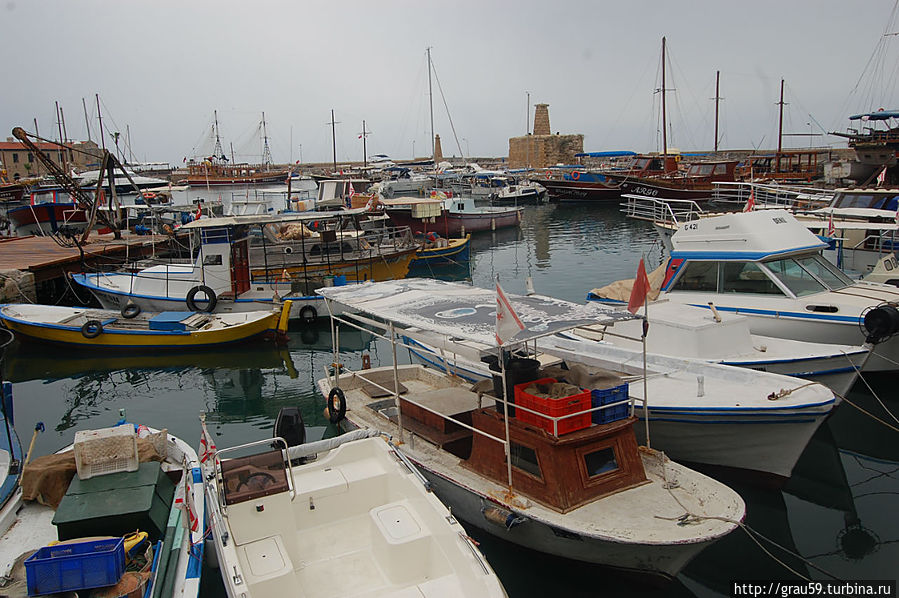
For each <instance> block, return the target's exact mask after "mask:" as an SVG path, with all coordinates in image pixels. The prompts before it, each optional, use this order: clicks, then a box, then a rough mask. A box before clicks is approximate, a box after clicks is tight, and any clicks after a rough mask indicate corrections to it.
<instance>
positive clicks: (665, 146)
mask: <svg viewBox="0 0 899 598" xmlns="http://www.w3.org/2000/svg"><path fill="white" fill-rule="evenodd" d="M667 155H668V126H667V123H666V122H665V37H664V36H663V37H662V156H667ZM666 170H667V169H666Z"/></svg>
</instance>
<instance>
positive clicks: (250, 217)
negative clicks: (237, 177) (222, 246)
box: [179, 208, 367, 230]
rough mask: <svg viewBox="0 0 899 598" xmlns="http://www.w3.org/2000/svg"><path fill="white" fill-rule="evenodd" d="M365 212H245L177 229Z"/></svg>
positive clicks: (334, 217)
mask: <svg viewBox="0 0 899 598" xmlns="http://www.w3.org/2000/svg"><path fill="white" fill-rule="evenodd" d="M365 213H367V210H366V209H365V208H352V209H345V210H334V211H330V212H295V213H291V214H247V215H245V216H222V217H218V218H200V219H199V220H194V221H193V222H188V223H187V224H185V225H184V226H182V227H181V228H180V229H179V230H188V229H195V228H215V227H222V226H239V225H241V224H247V225H253V224H259V225H262V224H271V223H273V222H276V223H277V222H298V221H302V222H314V221H316V220H337V219H341V218H349V217H352V216H358V215H360V214H365Z"/></svg>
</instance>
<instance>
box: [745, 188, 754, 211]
mask: <svg viewBox="0 0 899 598" xmlns="http://www.w3.org/2000/svg"><path fill="white" fill-rule="evenodd" d="M754 209H755V188H753V189H752V190H751V191H750V192H749V199H747V200H746V205H745V206H743V211H744V212H751V211H752V210H754Z"/></svg>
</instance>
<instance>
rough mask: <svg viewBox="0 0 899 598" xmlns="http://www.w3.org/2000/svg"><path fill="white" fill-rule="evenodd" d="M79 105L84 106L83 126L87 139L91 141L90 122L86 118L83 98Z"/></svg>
mask: <svg viewBox="0 0 899 598" xmlns="http://www.w3.org/2000/svg"><path fill="white" fill-rule="evenodd" d="M81 107H82V108H84V126H85V127H86V128H87V140H88V141H93V140H92V139H91V123H90V121H89V120H88V118H87V102H85V101H84V98H81Z"/></svg>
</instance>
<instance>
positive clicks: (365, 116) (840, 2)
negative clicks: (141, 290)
mask: <svg viewBox="0 0 899 598" xmlns="http://www.w3.org/2000/svg"><path fill="white" fill-rule="evenodd" d="M896 4H897V0H855V1H847V0H752V1H751V2H745V1H740V2H730V1H725V0H682V1H680V2H670V1H649V0H630V1H614V2H606V1H599V0H594V1H571V2H569V1H544V2H537V1H534V0H520V1H514V2H513V1H503V2H490V1H481V2H474V1H469V0H457V1H455V2H440V3H437V2H424V1H421V0H419V1H408V2H406V1H398V0H380V1H379V0H360V1H355V0H354V1H339V0H334V1H330V2H317V1H310V0H295V1H265V0H250V1H246V0H244V1H242V2H236V1H233V0H219V1H217V2H208V1H184V0H179V1H171V0H153V1H139V0H128V1H111V0H110V1H99V0H78V1H75V0H3V3H2V4H0V40H2V43H0V48H2V50H0V51H2V53H3V57H2V61H3V63H4V65H5V77H4V84H3V89H2V92H0V127H2V129H4V130H5V135H0V139H3V138H5V137H7V136H10V131H11V129H12V128H13V127H14V126H22V127H24V128H25V129H26V130H28V131H33V129H34V124H33V123H34V119H35V118H36V119H37V121H38V127H39V129H40V133H41V135H42V136H47V137H53V138H56V137H57V133H56V118H55V108H54V102H57V101H58V102H59V103H60V105H61V106H62V108H63V112H64V115H65V122H66V128H67V132H68V136H69V137H70V138H78V139H84V138H86V137H87V133H86V124H85V115H84V110H83V107H82V98H84V99H85V101H86V103H87V109H88V119H89V120H90V122H91V128H92V133H91V135H92V137H93V138H94V140H96V138H97V135H98V129H97V119H96V115H97V106H96V94H99V97H100V102H101V104H100V106H101V111H102V115H103V122H104V128H105V129H106V131H107V132H109V131H110V130H111V131H119V132H120V133H121V134H122V136H124V135H125V132H126V128H127V130H129V131H130V136H131V145H132V150H133V153H134V157H135V159H136V160H141V161H142V160H163V161H170V162H172V163H173V164H177V163H180V162H181V161H182V159H183V158H184V157H189V156H191V155H193V154H197V155H198V154H199V153H201V152H203V151H209V150H210V149H211V147H209V146H207V145H206V143H205V140H206V139H207V138H208V136H209V132H210V130H211V126H212V120H213V111H214V110H218V117H219V122H220V131H221V134H222V141H223V145H224V148H225V151H226V152H230V147H231V145H232V144H233V147H234V151H235V154H237V159H238V160H242V161H258V160H259V158H260V155H261V148H262V143H261V141H260V137H259V135H258V133H257V128H258V125H259V123H260V121H261V115H262V112H263V111H264V112H265V118H266V124H267V129H268V134H269V137H270V147H271V151H272V154H273V158H274V160H275V161H276V162H287V161H291V160H292V161H296V160H298V159H300V158H301V157H302V159H303V161H305V162H311V161H329V160H330V159H331V127H330V126H329V125H328V124H327V123H328V121H329V120H330V118H331V112H330V111H331V110H332V109H333V110H334V113H335V117H336V120H337V121H338V122H339V124H338V125H336V129H337V135H336V139H337V158H338V160H341V161H343V160H361V159H362V141H361V139H359V134H360V133H361V132H362V121H363V120H365V122H366V127H367V129H368V130H370V131H371V132H372V133H371V134H370V136H369V137H368V153H369V155H371V154H375V153H385V154H389V155H390V156H391V157H394V158H399V159H405V158H409V157H410V156H411V155H412V152H413V149H414V151H415V154H416V155H418V156H423V155H427V154H428V153H429V150H428V149H427V148H428V146H429V135H428V132H429V118H428V75H427V63H426V60H425V51H426V48H427V47H431V48H432V49H431V56H432V60H433V64H434V67H435V73H436V77H437V79H436V80H435V81H434V119H435V130H436V132H437V133H438V134H440V136H441V140H442V145H443V152H444V155H452V154H459V153H460V149H461V152H463V153H465V154H469V155H474V156H503V155H506V154H507V153H508V138H509V137H512V136H516V135H523V134H524V133H525V132H526V130H527V127H528V122H527V120H528V119H527V114H528V113H530V117H531V122H532V119H533V113H534V111H533V107H530V108H528V95H527V94H528V92H529V93H530V104H531V105H533V104H535V103H538V102H542V103H547V104H549V111H550V123H551V127H552V130H553V131H554V132H555V131H559V132H561V133H583V134H584V135H585V140H584V146H585V149H587V150H589V151H601V150H618V149H623V150H634V151H654V150H656V149H657V148H658V147H659V145H660V141H659V139H660V134H659V116H658V114H659V109H658V97H659V94H654V93H653V90H655V89H657V88H658V87H659V86H660V79H659V67H660V52H661V39H662V36H666V37H667V40H668V50H669V60H670V62H669V69H668V77H667V85H666V87H667V88H668V89H673V90H674V91H670V92H669V93H668V96H667V97H668V100H667V102H668V106H669V109H668V113H669V130H670V135H669V142H668V143H669V147H676V148H679V149H681V150H682V151H696V150H704V149H709V148H711V147H712V145H713V138H714V133H713V128H714V102H713V101H712V98H713V97H714V95H715V71H716V70H720V72H721V94H720V95H721V96H722V97H723V98H725V99H724V100H723V101H722V102H721V116H720V138H721V139H720V143H719V145H720V147H722V148H725V149H738V148H751V147H756V146H760V147H763V148H764V147H768V148H770V147H776V144H777V114H778V113H777V110H778V107H777V105H776V103H777V101H778V96H779V87H780V79H781V78H784V79H785V80H786V95H785V101H786V102H787V103H788V105H787V106H786V108H785V117H784V120H785V124H784V132H785V133H808V132H810V131H811V132H812V133H821V132H822V131H832V130H840V131H842V130H845V129H846V127H847V126H849V121H848V119H847V117H848V116H849V115H850V114H854V113H857V112H861V111H867V110H870V109H876V108H878V107H884V108H887V109H897V108H899V98H897V97H896V80H897V72H896V69H897V64H899V60H897V53H896V52H892V51H891V49H890V48H889V47H888V48H887V51H888V52H889V54H887V55H888V56H890V58H889V59H886V61H885V62H877V61H876V60H875V62H873V63H869V61H870V60H871V58H872V56H874V55H875V49H876V48H877V46H878V44H879V43H880V44H887V45H889V44H897V43H899V36H886V37H883V34H884V33H885V32H894V31H896V26H894V23H895V11H896ZM883 56H885V55H884V54H882V53H879V54H877V57H879V58H880V59H882V58H883ZM863 74H864V76H863ZM860 79H861V80H860ZM437 80H439V87H438V84H437ZM441 89H442V94H441V91H440V90H441ZM444 104H445V105H446V107H448V114H449V117H450V118H451V119H452V124H453V125H454V127H455V137H457V138H458V140H459V142H458V145H457V143H456V141H455V140H454V134H453V131H452V130H451V126H450V123H449V120H448V118H447V109H446V107H445V106H444ZM0 133H2V131H0ZM810 141H811V142H812V143H814V144H815V145H834V146H836V147H845V143H842V142H841V141H840V139H839V138H836V137H831V136H817V137H808V136H788V137H786V138H785V145H788V146H792V147H803V146H808V145H809V142H810ZM301 154H302V155H301Z"/></svg>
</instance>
